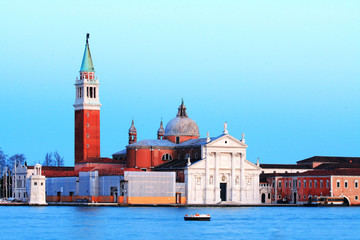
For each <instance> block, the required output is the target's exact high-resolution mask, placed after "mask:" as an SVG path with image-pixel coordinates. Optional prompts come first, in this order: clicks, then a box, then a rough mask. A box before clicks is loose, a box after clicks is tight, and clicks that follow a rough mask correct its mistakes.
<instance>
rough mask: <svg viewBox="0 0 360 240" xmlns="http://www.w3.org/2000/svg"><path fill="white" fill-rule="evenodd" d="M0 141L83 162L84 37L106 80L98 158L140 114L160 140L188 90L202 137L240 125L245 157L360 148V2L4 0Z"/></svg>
mask: <svg viewBox="0 0 360 240" xmlns="http://www.w3.org/2000/svg"><path fill="white" fill-rule="evenodd" d="M0 22H1V23H2V24H1V26H0V34H1V38H0V43H1V44H0V53H1V54H0V73H1V77H2V80H1V88H0V102H1V105H2V107H1V124H0V147H1V149H2V150H3V151H4V152H5V153H7V154H9V155H11V154H15V153H24V154H25V155H26V157H27V158H28V162H29V163H34V162H42V161H43V160H44V157H45V154H46V153H47V152H53V151H56V150H57V151H58V152H59V153H60V154H61V155H62V156H64V158H65V164H66V165H73V161H74V157H73V154H74V109H73V106H72V104H73V103H74V99H75V90H74V82H75V78H76V76H78V72H79V69H80V64H81V60H82V55H83V51H84V45H85V35H86V33H87V32H89V33H90V40H89V43H90V49H91V53H92V58H93V63H94V67H95V71H96V74H97V75H98V76H99V79H100V84H101V86H100V101H101V103H102V108H101V154H102V156H104V157H111V154H113V153H114V152H117V151H119V150H122V149H123V148H124V147H125V145H126V144H127V138H128V135H127V131H128V129H129V127H130V123H131V119H132V118H134V120H135V126H136V128H137V130H138V139H140V140H141V139H153V138H155V137H156V131H157V129H158V127H159V122H160V119H161V118H162V119H163V121H164V123H165V124H166V123H167V122H168V121H169V120H171V119H172V118H173V117H175V115H176V113H177V108H178V106H179V105H180V102H181V98H184V101H185V105H186V107H187V109H188V114H189V117H191V118H192V119H193V120H195V121H196V122H197V124H198V125H199V128H200V134H201V136H202V137H205V136H206V132H207V131H209V132H210V135H211V136H217V135H220V134H221V133H222V130H223V122H224V121H227V122H228V130H229V133H230V134H231V135H233V136H234V137H237V138H241V133H245V134H246V135H245V139H246V143H247V144H248V146H249V147H248V150H247V158H248V160H250V161H253V162H255V161H256V158H257V157H260V162H262V163H295V162H296V161H298V160H302V159H304V158H307V157H311V156H314V155H324V156H357V157H359V156H360V148H359V146H360V138H359V135H360V124H359V123H360V78H359V76H360V44H359V43H360V2H359V1H357V0H353V1H351V0H349V1H340V0H339V1H331V0H327V1H321V0H319V1H280V0H279V1H259V0H254V1H238V0H237V1H211V0H206V1H203V0H198V1H196V0H195V1H194V0H192V1H186V0H184V1H156V0H152V1H137V0H131V1H130V0H129V1H5V2H3V3H2V6H1V8H0Z"/></svg>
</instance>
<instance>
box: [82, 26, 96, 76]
mask: <svg viewBox="0 0 360 240" xmlns="http://www.w3.org/2000/svg"><path fill="white" fill-rule="evenodd" d="M89 38H90V34H89V33H87V34H86V44H85V51H84V57H83V60H82V63H81V68H80V72H94V65H93V62H92V59H91V53H90V48H89Z"/></svg>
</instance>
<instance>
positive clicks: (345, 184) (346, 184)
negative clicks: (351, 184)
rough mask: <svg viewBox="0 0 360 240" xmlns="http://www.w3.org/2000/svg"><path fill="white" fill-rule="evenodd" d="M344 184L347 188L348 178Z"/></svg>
mask: <svg viewBox="0 0 360 240" xmlns="http://www.w3.org/2000/svg"><path fill="white" fill-rule="evenodd" d="M344 186H345V188H347V187H348V181H347V180H345V182H344Z"/></svg>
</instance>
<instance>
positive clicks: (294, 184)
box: [293, 179, 297, 188]
mask: <svg viewBox="0 0 360 240" xmlns="http://www.w3.org/2000/svg"><path fill="white" fill-rule="evenodd" d="M293 186H294V187H295V188H296V187H297V180H296V179H294V180H293Z"/></svg>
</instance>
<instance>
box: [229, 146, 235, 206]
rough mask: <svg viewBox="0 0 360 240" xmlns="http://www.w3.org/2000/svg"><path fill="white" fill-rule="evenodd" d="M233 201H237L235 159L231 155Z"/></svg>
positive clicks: (232, 154)
mask: <svg viewBox="0 0 360 240" xmlns="http://www.w3.org/2000/svg"><path fill="white" fill-rule="evenodd" d="M230 155H231V201H235V157H234V153H231V154H230Z"/></svg>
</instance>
